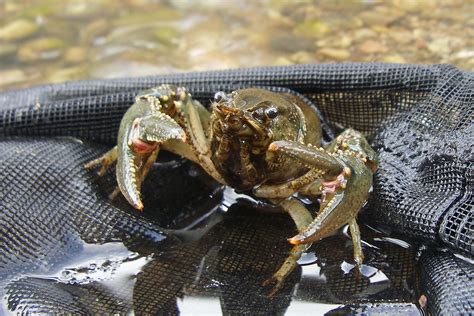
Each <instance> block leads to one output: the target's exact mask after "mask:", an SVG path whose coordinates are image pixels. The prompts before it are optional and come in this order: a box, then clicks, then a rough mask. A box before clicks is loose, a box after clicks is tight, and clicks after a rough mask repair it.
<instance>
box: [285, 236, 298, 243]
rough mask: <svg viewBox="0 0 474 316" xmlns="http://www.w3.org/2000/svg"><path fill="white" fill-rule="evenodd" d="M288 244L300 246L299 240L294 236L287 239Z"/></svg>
mask: <svg viewBox="0 0 474 316" xmlns="http://www.w3.org/2000/svg"><path fill="white" fill-rule="evenodd" d="M287 240H288V242H289V243H290V244H292V245H299V244H301V240H300V239H299V238H297V236H294V237H291V238H288V239H287Z"/></svg>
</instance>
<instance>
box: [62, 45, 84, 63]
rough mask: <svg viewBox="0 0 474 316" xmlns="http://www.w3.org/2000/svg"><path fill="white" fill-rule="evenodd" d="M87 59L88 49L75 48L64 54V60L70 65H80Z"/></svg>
mask: <svg viewBox="0 0 474 316" xmlns="http://www.w3.org/2000/svg"><path fill="white" fill-rule="evenodd" d="M86 58H87V48H85V47H81V46H73V47H70V48H68V49H67V50H66V51H65V52H64V60H65V61H67V62H69V63H79V62H82V61H84V60H85V59H86Z"/></svg>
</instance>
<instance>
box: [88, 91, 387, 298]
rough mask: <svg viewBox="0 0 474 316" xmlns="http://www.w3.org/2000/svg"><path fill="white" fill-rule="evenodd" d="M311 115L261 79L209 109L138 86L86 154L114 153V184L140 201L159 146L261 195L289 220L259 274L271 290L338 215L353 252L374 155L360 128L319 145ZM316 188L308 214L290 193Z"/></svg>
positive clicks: (184, 94) (107, 159)
mask: <svg viewBox="0 0 474 316" xmlns="http://www.w3.org/2000/svg"><path fill="white" fill-rule="evenodd" d="M320 139H321V125H320V122H319V119H318V117H317V116H316V114H315V112H314V111H313V110H312V109H311V108H310V106H309V105H308V104H307V103H306V102H305V101H303V100H301V99H300V98H298V97H296V96H294V95H292V94H286V93H275V92H270V91H267V90H263V89H253V88H252V89H243V90H237V91H233V92H231V93H224V92H219V93H216V100H215V101H214V102H213V103H212V105H211V108H210V111H209V110H208V109H207V108H205V107H204V106H203V105H201V104H200V103H199V102H198V101H196V100H193V98H192V96H191V94H190V93H189V92H188V91H187V90H186V89H185V88H182V87H176V86H173V85H167V84H164V85H160V86H158V87H156V88H152V89H150V90H147V91H144V92H143V93H141V94H139V95H138V96H137V97H136V99H135V103H134V104H133V105H132V106H131V107H130V108H129V109H128V111H127V112H126V114H125V115H124V117H123V119H122V122H121V124H120V130H119V134H118V140H117V146H116V147H114V148H113V149H111V150H110V151H109V152H107V153H106V154H105V155H103V156H102V157H100V158H98V159H96V160H94V161H91V162H90V163H88V164H87V165H86V167H87V168H91V167H94V166H96V165H101V166H102V169H101V171H100V172H99V173H100V174H104V173H105V171H106V170H107V168H108V167H109V166H110V164H111V163H113V162H114V161H117V168H116V170H117V182H118V186H119V189H120V191H121V192H122V194H123V195H124V196H125V198H126V199H127V200H128V202H130V204H132V205H133V206H134V207H135V208H136V209H138V210H142V209H143V203H142V200H141V196H140V187H141V183H142V182H143V179H144V178H145V176H146V174H147V172H148V170H149V169H150V167H151V166H152V164H153V163H154V161H155V159H156V157H157V155H158V153H159V151H160V150H166V151H170V152H172V153H175V154H177V155H180V156H182V157H184V158H186V159H189V160H191V161H193V162H195V163H196V164H198V165H200V166H201V167H202V168H203V169H204V170H205V171H206V172H207V173H208V174H209V175H210V176H211V177H213V178H214V179H215V180H216V181H218V182H220V183H222V184H224V185H228V186H231V187H233V188H235V189H236V190H239V191H244V192H249V194H252V195H253V196H255V197H257V198H265V199H268V200H269V201H271V202H272V203H274V204H276V205H278V206H280V207H281V209H282V210H283V211H285V212H287V213H288V214H289V215H290V216H291V218H292V219H293V220H294V222H295V224H296V226H297V229H298V234H296V235H295V236H293V237H291V238H289V239H288V240H289V242H290V243H291V244H293V248H292V249H291V252H290V256H289V257H288V258H287V259H286V261H285V262H284V263H283V265H282V266H281V268H280V269H279V270H278V271H277V272H276V273H275V274H274V275H273V277H272V278H271V279H269V280H267V281H266V282H265V283H266V284H270V283H274V284H275V287H274V289H273V292H272V293H274V292H275V291H276V290H278V288H280V287H281V285H282V284H283V282H284V279H285V277H286V276H287V275H288V274H289V273H290V272H291V271H292V270H293V269H294V268H295V267H296V265H297V263H296V262H297V260H298V259H299V257H300V256H301V254H302V253H303V252H304V251H305V250H306V248H307V246H308V244H310V243H312V242H315V241H318V240H320V239H322V238H324V237H326V236H328V235H330V234H331V233H333V232H334V231H335V230H337V229H339V228H341V227H342V226H344V225H346V224H348V225H349V229H350V232H351V236H352V242H353V246H354V259H355V261H356V263H357V264H358V265H361V264H362V261H363V259H364V255H363V253H362V247H361V240H360V232H359V227H358V225H357V222H356V216H357V213H358V212H359V210H360V209H361V208H362V206H363V205H364V204H365V202H366V201H367V198H368V195H369V191H370V189H371V187H372V178H373V173H374V172H375V171H376V170H377V165H378V158H377V155H376V153H375V152H374V150H372V148H371V147H370V146H369V144H368V143H367V141H366V139H365V138H364V137H363V136H362V134H361V133H359V132H357V131H355V130H353V129H348V130H346V131H344V132H343V133H342V134H340V135H339V136H338V137H337V138H336V139H334V140H333V141H332V142H331V143H330V144H329V145H328V146H326V147H325V148H322V147H320ZM295 193H299V194H300V195H303V196H309V197H315V196H321V203H320V208H319V212H318V213H317V216H316V217H315V218H314V219H313V216H312V215H311V213H310V212H309V211H308V209H307V208H306V206H304V205H303V204H302V203H301V202H300V201H299V200H298V199H296V198H295V197H294V196H293V195H294V194H295Z"/></svg>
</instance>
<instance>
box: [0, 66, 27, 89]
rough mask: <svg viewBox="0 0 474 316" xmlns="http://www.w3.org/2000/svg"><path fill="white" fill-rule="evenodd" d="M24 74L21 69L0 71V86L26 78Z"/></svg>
mask: <svg viewBox="0 0 474 316" xmlns="http://www.w3.org/2000/svg"><path fill="white" fill-rule="evenodd" d="M27 79H28V78H27V76H26V74H25V73H24V72H23V70H21V69H11V70H4V71H0V87H1V86H7V85H11V84H14V83H20V82H23V81H25V80H27Z"/></svg>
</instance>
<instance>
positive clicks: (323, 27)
mask: <svg viewBox="0 0 474 316" xmlns="http://www.w3.org/2000/svg"><path fill="white" fill-rule="evenodd" d="M329 30H330V29H329V26H328V25H327V24H326V23H324V22H322V21H305V22H302V23H300V24H298V25H297V26H296V27H295V28H294V29H293V33H294V34H295V35H296V36H301V37H314V38H318V37H321V36H324V35H326V34H327V33H328V32H329Z"/></svg>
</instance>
